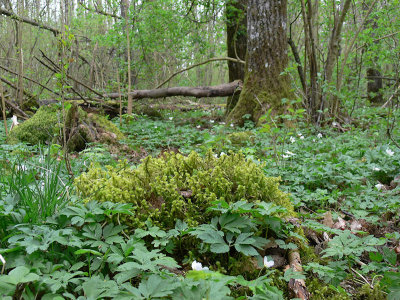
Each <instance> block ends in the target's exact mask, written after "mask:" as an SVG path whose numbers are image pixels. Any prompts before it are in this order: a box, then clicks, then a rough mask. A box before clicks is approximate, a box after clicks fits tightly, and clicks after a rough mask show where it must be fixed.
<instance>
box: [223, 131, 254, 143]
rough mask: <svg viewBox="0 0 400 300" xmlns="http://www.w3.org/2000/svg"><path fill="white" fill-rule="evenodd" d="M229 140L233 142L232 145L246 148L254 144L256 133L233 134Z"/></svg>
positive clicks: (242, 132) (229, 136)
mask: <svg viewBox="0 0 400 300" xmlns="http://www.w3.org/2000/svg"><path fill="white" fill-rule="evenodd" d="M228 139H229V140H230V141H231V143H232V145H235V146H246V145H248V144H249V143H253V142H254V133H252V132H251V131H241V132H233V133H231V134H229V135H228Z"/></svg>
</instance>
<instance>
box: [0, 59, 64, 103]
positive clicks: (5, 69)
mask: <svg viewBox="0 0 400 300" xmlns="http://www.w3.org/2000/svg"><path fill="white" fill-rule="evenodd" d="M0 69H3V70H4V71H6V72H8V73H11V74H13V75H18V73H16V72H14V71H12V70H10V69H7V68H6V67H4V66H2V65H0ZM22 77H23V78H24V79H26V80H28V81H31V82H33V83H35V84H37V85H39V86H41V87H42V88H44V89H46V90H48V91H49V92H51V93H53V94H54V95H57V96H58V95H59V94H58V93H57V92H55V91H53V90H51V89H49V88H48V87H47V86H45V85H43V84H41V83H40V82H37V81H36V80H33V79H31V78H29V77H26V76H22Z"/></svg>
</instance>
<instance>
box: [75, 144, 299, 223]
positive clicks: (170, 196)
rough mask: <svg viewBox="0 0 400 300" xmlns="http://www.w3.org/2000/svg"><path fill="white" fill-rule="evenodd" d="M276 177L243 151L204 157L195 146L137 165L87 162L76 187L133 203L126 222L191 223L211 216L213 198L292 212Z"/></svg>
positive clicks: (98, 197)
mask: <svg viewBox="0 0 400 300" xmlns="http://www.w3.org/2000/svg"><path fill="white" fill-rule="evenodd" d="M279 180H280V179H279V178H273V177H266V176H265V175H264V172H263V170H262V168H260V167H259V166H258V165H256V164H255V163H253V162H252V161H247V160H246V159H245V157H244V156H243V154H241V153H239V154H234V153H230V154H229V155H223V156H221V157H220V158H217V157H215V156H214V155H213V153H212V152H211V151H210V152H208V153H207V154H206V156H205V157H204V158H202V157H200V155H198V154H197V153H195V152H192V153H191V154H190V155H189V156H187V157H185V156H182V155H181V154H176V153H166V154H165V155H164V156H162V157H160V158H153V157H147V158H146V159H145V160H144V161H143V162H142V164H141V165H139V166H138V167H137V168H133V167H130V166H129V165H127V164H126V162H125V163H124V162H122V163H121V164H120V165H118V166H116V167H110V166H108V167H107V169H106V170H103V169H101V168H99V167H96V166H91V167H90V169H89V171H88V172H87V173H83V174H82V175H81V176H80V177H78V178H76V180H75V185H76V187H77V191H78V192H79V193H80V194H81V196H83V197H84V198H87V199H91V200H98V201H112V202H123V203H132V204H133V214H134V215H133V217H132V218H131V219H129V220H127V225H130V226H132V227H143V226H144V222H145V221H146V220H147V219H150V220H151V221H152V222H153V223H154V224H157V225H158V226H160V227H161V228H163V229H168V228H172V227H174V226H175V222H176V220H178V219H181V220H184V221H185V222H187V223H188V224H189V225H191V226H196V225H197V224H201V223H205V222H208V221H210V219H211V217H212V212H209V211H207V208H209V207H210V206H211V205H212V203H213V202H214V201H216V200H224V201H226V202H228V203H229V202H236V201H239V200H247V201H249V202H256V201H266V202H274V203H276V204H278V205H281V206H284V207H286V208H287V209H288V214H293V206H292V204H291V202H290V200H289V198H288V196H287V195H286V194H285V193H283V192H282V191H281V190H279Z"/></svg>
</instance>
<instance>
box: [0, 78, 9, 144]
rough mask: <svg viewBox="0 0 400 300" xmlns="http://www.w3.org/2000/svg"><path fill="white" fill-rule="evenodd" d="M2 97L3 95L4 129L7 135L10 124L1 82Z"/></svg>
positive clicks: (0, 94) (0, 95)
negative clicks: (8, 124) (8, 123)
mask: <svg viewBox="0 0 400 300" xmlns="http://www.w3.org/2000/svg"><path fill="white" fill-rule="evenodd" d="M0 97H1V107H2V110H3V120H4V129H5V131H6V136H8V126H7V117H6V101H5V99H4V93H3V84H2V83H0Z"/></svg>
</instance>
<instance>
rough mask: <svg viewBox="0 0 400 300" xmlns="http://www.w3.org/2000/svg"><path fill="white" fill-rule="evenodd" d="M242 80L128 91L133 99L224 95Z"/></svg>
mask: <svg viewBox="0 0 400 300" xmlns="http://www.w3.org/2000/svg"><path fill="white" fill-rule="evenodd" d="M241 88H242V81H241V80H235V81H233V82H230V83H224V84H220V85H216V86H200V87H171V88H164V89H154V90H136V91H133V92H131V93H130V95H131V96H132V98H133V99H143V98H164V97H171V96H187V97H196V98H203V97H226V96H231V95H232V94H233V93H235V92H237V91H240V90H241ZM103 96H104V97H106V98H110V99H117V98H119V96H123V97H127V94H124V95H121V94H119V93H111V94H105V95H103Z"/></svg>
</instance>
